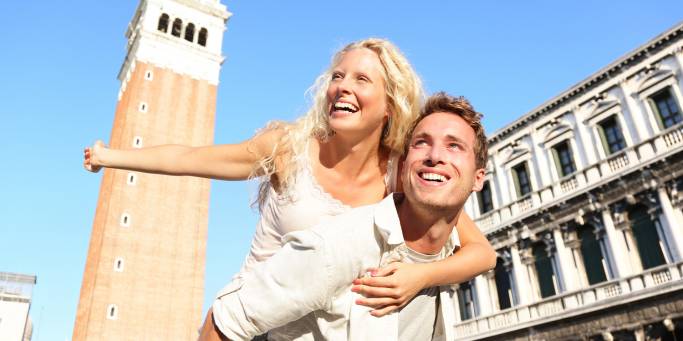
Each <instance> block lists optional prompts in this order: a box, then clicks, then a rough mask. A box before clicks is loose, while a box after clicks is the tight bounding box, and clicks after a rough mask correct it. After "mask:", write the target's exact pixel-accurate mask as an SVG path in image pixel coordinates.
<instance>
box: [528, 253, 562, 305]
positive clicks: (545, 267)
mask: <svg viewBox="0 0 683 341" xmlns="http://www.w3.org/2000/svg"><path fill="white" fill-rule="evenodd" d="M533 254H534V266H535V267H536V275H537V278H538V286H539V289H540V292H541V297H542V298H546V297H549V296H553V295H555V294H557V290H556V288H555V286H556V284H555V283H556V281H557V277H556V276H555V271H553V264H552V259H551V258H550V256H549V255H548V252H547V251H546V245H545V244H544V243H536V244H534V246H533Z"/></svg>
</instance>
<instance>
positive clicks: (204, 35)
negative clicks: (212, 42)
mask: <svg viewBox="0 0 683 341" xmlns="http://www.w3.org/2000/svg"><path fill="white" fill-rule="evenodd" d="M208 38H209V31H207V30H206V28H204V27H202V29H201V30H199V36H198V37H197V44H199V45H201V46H206V40H207V39H208Z"/></svg>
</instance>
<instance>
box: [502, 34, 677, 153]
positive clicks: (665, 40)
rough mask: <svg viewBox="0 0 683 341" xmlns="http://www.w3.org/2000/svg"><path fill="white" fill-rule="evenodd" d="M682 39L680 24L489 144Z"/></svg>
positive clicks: (512, 125) (528, 115)
mask: <svg viewBox="0 0 683 341" xmlns="http://www.w3.org/2000/svg"><path fill="white" fill-rule="evenodd" d="M682 36H683V22H679V23H678V24H676V25H675V26H674V27H672V28H670V29H669V30H667V31H666V32H664V33H662V34H660V35H658V36H657V37H655V38H654V39H652V40H650V41H649V42H647V43H645V44H644V45H642V46H640V47H638V48H636V49H635V50H633V51H631V52H629V53H627V54H626V55H624V56H623V57H621V58H619V59H617V60H616V61H614V62H613V63H611V64H609V65H607V66H606V67H604V68H602V69H601V70H599V71H598V72H596V73H594V74H593V75H591V76H590V77H588V78H586V79H584V80H582V81H581V82H579V83H577V84H575V85H574V86H572V87H570V88H569V89H568V90H566V91H564V92H562V93H561V94H559V95H558V96H555V97H554V98H552V99H550V100H548V101H546V102H545V103H543V104H541V105H540V106H538V107H536V108H535V109H533V110H531V111H530V112H528V113H526V114H524V115H523V116H522V117H520V118H519V119H517V120H515V121H514V122H512V123H510V124H508V125H506V126H505V127H503V128H501V129H499V130H497V131H496V132H494V133H493V134H491V135H490V136H489V144H491V145H493V144H495V143H497V142H500V141H501V140H503V139H504V138H506V137H507V136H509V135H511V134H513V133H515V132H517V131H519V130H520V129H523V128H524V127H525V126H526V125H528V124H529V123H532V122H534V121H537V120H538V119H540V118H541V117H543V116H545V115H546V114H547V113H549V112H552V111H553V110H554V109H555V108H557V107H559V106H561V105H563V104H565V103H567V102H569V101H571V100H573V99H575V98H577V97H578V96H580V95H582V94H584V93H586V92H587V91H589V90H591V89H594V88H595V87H596V86H598V85H600V84H603V83H604V82H606V81H607V80H610V79H613V78H614V77H615V76H617V75H618V74H620V73H622V72H624V71H625V70H626V69H628V68H629V67H630V66H632V65H634V64H637V63H639V62H640V61H642V60H643V59H645V58H647V57H649V56H650V55H652V54H654V53H655V52H657V51H659V50H661V49H663V48H665V47H667V46H669V45H671V44H672V43H674V42H675V41H678V40H679V39H681V37H682Z"/></svg>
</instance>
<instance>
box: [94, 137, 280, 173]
mask: <svg viewBox="0 0 683 341" xmlns="http://www.w3.org/2000/svg"><path fill="white" fill-rule="evenodd" d="M284 134H285V131H284V129H272V130H268V131H266V132H263V133H259V134H257V135H255V136H254V137H252V138H251V139H249V140H247V141H244V142H242V143H238V144H224V145H212V146H203V147H191V146H183V145H161V146H155V147H147V148H139V149H120V150H117V149H110V148H107V147H105V145H104V143H103V142H102V141H97V142H95V144H94V145H93V146H92V147H88V148H85V151H84V161H83V167H85V169H87V170H89V171H91V172H97V171H99V170H100V169H101V168H102V167H108V168H116V169H127V170H133V171H139V172H146V173H155V174H167V175H190V176H198V177H203V178H211V179H222V180H244V179H246V178H248V177H249V176H250V175H251V173H252V171H253V170H254V166H255V165H256V163H258V162H259V161H260V160H262V159H263V158H265V157H268V156H270V155H271V154H272V152H273V148H274V147H275V146H276V144H277V142H278V141H280V139H281V138H282V137H283V135H284ZM257 175H258V174H257Z"/></svg>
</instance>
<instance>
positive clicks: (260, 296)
mask: <svg viewBox="0 0 683 341" xmlns="http://www.w3.org/2000/svg"><path fill="white" fill-rule="evenodd" d="M479 119H480V117H479V114H478V113H476V112H475V111H474V109H473V108H472V107H471V106H470V105H469V103H468V102H467V101H466V100H464V99H462V98H453V97H450V96H448V95H446V94H444V93H438V94H436V95H434V96H432V97H430V98H429V99H428V101H427V103H426V105H425V108H424V109H423V112H422V113H421V116H420V118H419V119H418V121H417V122H416V124H415V125H414V127H413V130H412V134H411V135H410V136H411V137H410V140H409V143H408V145H407V151H406V155H405V161H404V164H403V168H402V172H401V183H402V185H403V190H404V192H405V193H404V194H393V195H390V196H388V197H387V198H385V199H384V200H382V201H381V202H380V203H378V204H375V205H370V206H364V207H360V208H357V209H354V210H352V211H351V212H349V213H347V214H344V215H341V216H338V217H336V218H335V219H333V220H330V221H328V222H326V223H325V224H324V226H317V227H314V228H312V229H309V230H307V231H299V232H294V233H291V234H288V235H287V236H285V239H284V242H285V245H284V246H283V248H282V249H281V250H280V251H279V252H278V253H276V254H275V255H274V256H273V257H271V258H270V259H268V260H267V261H266V262H265V263H263V264H262V266H260V267H258V268H257V269H256V270H254V271H253V272H252V273H250V274H249V275H248V276H246V277H245V278H244V279H243V281H241V282H239V283H233V284H232V285H231V286H229V287H227V288H225V289H224V290H223V291H222V292H221V293H220V294H219V297H218V298H217V300H216V301H215V303H214V305H213V308H212V309H213V312H212V315H211V314H210V315H209V316H208V317H207V321H206V323H205V326H204V328H203V330H202V335H201V336H200V339H210V338H211V337H217V336H220V337H227V338H229V339H238V340H249V339H251V338H253V337H255V336H257V335H260V334H262V333H264V332H266V331H269V330H270V332H269V333H268V337H269V339H276V340H277V339H282V340H290V339H315V340H318V339H330V340H374V339H383V340H398V339H402V340H428V339H433V340H442V339H444V340H451V339H453V338H454V335H453V330H452V325H453V322H454V321H455V316H454V311H453V309H452V308H453V306H452V303H451V302H452V295H453V292H452V291H451V290H448V289H447V288H444V287H436V288H430V289H425V290H423V291H421V292H420V293H419V294H418V295H417V296H416V297H415V298H414V299H413V300H412V301H411V302H410V303H409V304H408V305H406V306H405V307H403V308H402V309H401V310H400V311H399V312H398V313H393V314H389V315H387V316H383V317H381V318H376V317H373V316H371V315H370V313H369V312H370V310H371V308H368V307H365V306H361V305H356V304H354V303H355V300H356V299H357V298H359V297H360V296H359V295H358V294H356V293H355V292H362V291H363V289H362V288H360V289H359V288H358V287H356V288H354V291H355V292H352V290H351V289H352V288H351V283H352V282H353V280H354V279H356V278H358V277H359V276H363V275H364V272H365V271H366V269H368V268H375V267H382V266H385V265H387V264H389V263H390V262H394V261H398V260H400V261H402V262H408V263H411V262H412V263H416V262H432V261H436V260H440V259H443V258H445V257H447V256H449V255H450V254H451V253H452V252H454V251H455V250H456V248H457V247H458V246H459V240H458V235H457V230H456V229H455V228H454V225H455V223H456V222H457V220H458V216H459V214H460V213H461V212H462V210H463V205H464V203H465V201H466V200H467V198H468V196H469V195H470V193H471V192H472V191H479V190H480V189H481V187H482V184H483V180H484V167H485V164H486V158H487V141H486V137H485V135H484V130H483V127H482V126H481V123H480V121H479ZM482 261H484V262H488V261H489V260H482ZM489 263H491V262H489ZM214 324H215V325H214ZM221 334H222V335H221Z"/></svg>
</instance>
